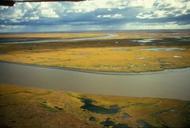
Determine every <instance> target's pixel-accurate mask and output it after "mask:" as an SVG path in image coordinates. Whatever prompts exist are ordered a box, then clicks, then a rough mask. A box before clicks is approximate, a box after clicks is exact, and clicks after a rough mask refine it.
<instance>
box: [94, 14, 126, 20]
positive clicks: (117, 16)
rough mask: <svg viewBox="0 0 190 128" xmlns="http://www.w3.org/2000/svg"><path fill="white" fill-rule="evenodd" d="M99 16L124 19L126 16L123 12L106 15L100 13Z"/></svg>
mask: <svg viewBox="0 0 190 128" xmlns="http://www.w3.org/2000/svg"><path fill="white" fill-rule="evenodd" d="M97 17H98V18H109V19H122V18H124V16H123V15H122V14H106V15H98V16H97Z"/></svg>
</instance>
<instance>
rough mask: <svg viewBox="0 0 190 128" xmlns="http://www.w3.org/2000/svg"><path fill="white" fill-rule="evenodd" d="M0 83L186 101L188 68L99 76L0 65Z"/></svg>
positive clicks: (189, 81)
mask: <svg viewBox="0 0 190 128" xmlns="http://www.w3.org/2000/svg"><path fill="white" fill-rule="evenodd" d="M0 83H3V84H4V83H7V84H16V85H23V86H33V87H40V88H50V89H57V90H61V89H63V90H66V91H75V92H84V93H93V94H104V95H119V96H134V97H160V98H172V99H182V100H190V93H189V91H190V68H185V69H174V70H165V71H159V72H148V73H139V74H138V73H131V74H127V73H126V74H125V73H122V74H120V73H115V74H114V73H113V74H112V73H109V74H103V73H88V72H81V71H72V70H67V69H58V68H52V67H49V68H47V67H40V66H32V65H23V64H14V63H6V62H0Z"/></svg>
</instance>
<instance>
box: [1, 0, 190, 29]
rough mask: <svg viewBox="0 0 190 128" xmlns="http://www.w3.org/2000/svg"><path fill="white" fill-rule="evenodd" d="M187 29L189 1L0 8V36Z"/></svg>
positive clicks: (117, 0) (101, 0)
mask: <svg viewBox="0 0 190 128" xmlns="http://www.w3.org/2000/svg"><path fill="white" fill-rule="evenodd" d="M144 29H190V0H86V1H81V2H40V3H16V4H15V5H14V6H13V7H5V6H1V7H0V32H48V31H99V30H100V31H101V30H144Z"/></svg>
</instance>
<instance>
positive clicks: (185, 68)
mask: <svg viewBox="0 0 190 128" xmlns="http://www.w3.org/2000/svg"><path fill="white" fill-rule="evenodd" d="M0 63H8V64H16V65H23V66H31V67H39V68H47V69H57V70H65V71H73V72H80V73H89V74H101V75H147V74H159V73H164V72H165V73H166V72H177V71H179V70H187V69H190V66H188V67H181V68H168V69H163V70H155V71H142V72H114V71H98V70H91V69H80V68H70V67H59V66H48V65H40V64H29V63H19V62H10V61H2V60H0Z"/></svg>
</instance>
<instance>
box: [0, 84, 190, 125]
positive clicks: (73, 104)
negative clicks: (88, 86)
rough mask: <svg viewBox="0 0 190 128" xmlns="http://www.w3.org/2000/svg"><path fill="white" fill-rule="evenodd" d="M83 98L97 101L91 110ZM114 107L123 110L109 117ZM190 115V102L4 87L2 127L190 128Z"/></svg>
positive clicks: (0, 109) (1, 87)
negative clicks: (108, 127) (110, 110)
mask: <svg viewBox="0 0 190 128" xmlns="http://www.w3.org/2000/svg"><path fill="white" fill-rule="evenodd" d="M81 98H83V99H90V100H93V102H92V104H91V105H90V106H88V107H89V109H87V110H84V108H83V109H82V106H83V107H84V102H83V101H82V100H81ZM111 106H117V108H119V110H118V111H115V112H113V113H111V114H110V113H106V112H109V108H111ZM113 108H114V107H113ZM189 112H190V102H188V101H179V100H170V99H158V98H157V99H156V98H133V97H115V96H97V95H89V94H78V93H73V92H64V91H53V90H45V89H37V88H24V87H20V86H11V85H0V127H7V128H12V127H13V128H26V127H27V128H85V127H86V128H101V127H103V125H106V126H107V125H111V124H113V122H114V123H115V125H114V126H113V127H114V128H123V127H124V126H125V127H127V126H129V127H151V126H154V127H187V126H190V124H189V119H190V117H189V116H190V113H189ZM106 121H107V122H106ZM110 122H112V123H110ZM121 126H123V127H121ZM111 127H112V126H111Z"/></svg>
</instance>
